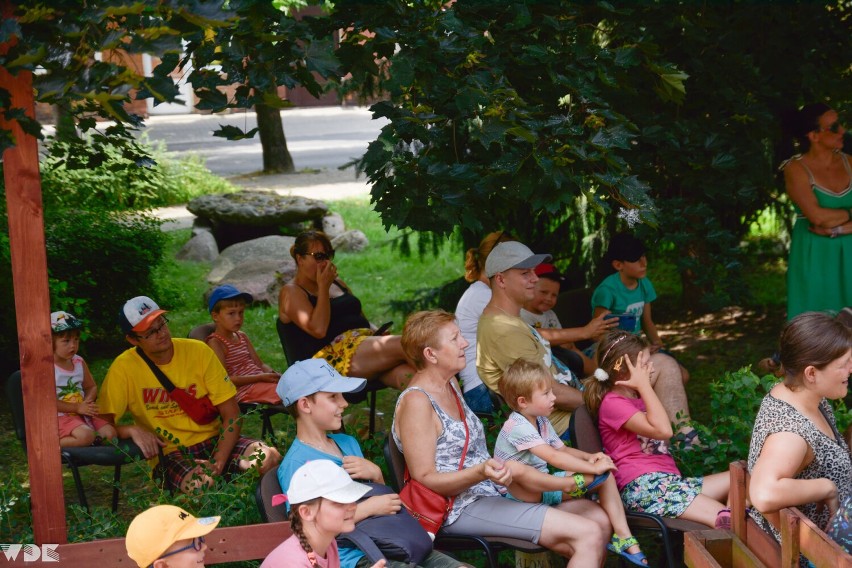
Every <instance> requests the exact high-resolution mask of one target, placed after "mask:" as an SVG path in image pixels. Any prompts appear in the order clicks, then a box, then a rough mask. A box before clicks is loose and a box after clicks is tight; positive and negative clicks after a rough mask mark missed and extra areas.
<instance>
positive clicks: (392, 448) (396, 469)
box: [384, 432, 405, 492]
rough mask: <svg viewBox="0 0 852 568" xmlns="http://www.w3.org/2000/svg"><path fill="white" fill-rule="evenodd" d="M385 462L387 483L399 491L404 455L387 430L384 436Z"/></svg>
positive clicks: (401, 482) (403, 469)
mask: <svg viewBox="0 0 852 568" xmlns="http://www.w3.org/2000/svg"><path fill="white" fill-rule="evenodd" d="M384 453H385V463H387V464H388V477H390V479H388V480H387V482H388V485H390V486H391V488H393V490H394V491H396V492H399V491H400V490H401V489H402V485H403V479H405V456H404V455H402V452H400V451H399V448H397V447H396V442H394V441H393V435H391V433H390V432H388V435H387V437H386V438H385V448H384Z"/></svg>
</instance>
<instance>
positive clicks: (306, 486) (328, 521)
mask: <svg viewBox="0 0 852 568" xmlns="http://www.w3.org/2000/svg"><path fill="white" fill-rule="evenodd" d="M369 490H370V487H369V486H368V485H364V484H363V483H358V482H356V481H352V479H351V478H350V477H349V475H348V474H347V473H346V472H345V471H343V469H342V468H341V467H340V466H338V465H335V464H334V463H333V462H331V461H329V460H314V461H310V462H308V463H306V464H305V465H303V466H302V467H300V468H298V469H297V470H296V471H295V472H294V473H293V476H292V480H291V482H290V487H289V489H288V491H287V501H288V502H289V503H290V505H291V508H290V528H291V529H292V530H293V536H291V537H290V538H288V539H287V540H285V541H284V542H283V543H281V544H280V545H279V546H278V547H277V548H276V549H275V550H273V551H272V552H270V553H269V556H267V557H266V560H264V561H263V564H261V565H260V567H261V568H339V566H340V556H339V554H338V550H337V542H336V541H335V537H337V535H338V534H340V533H344V532H350V531H352V530H354V529H355V507H356V505H355V502H356V501H358V499H360V498H361V497H363V496H364V495H365V494H366V493H367V492H368V491H369ZM385 565H386V561H385V560H379V561H378V562H376V563H375V564H373V566H372V568H384V567H385Z"/></svg>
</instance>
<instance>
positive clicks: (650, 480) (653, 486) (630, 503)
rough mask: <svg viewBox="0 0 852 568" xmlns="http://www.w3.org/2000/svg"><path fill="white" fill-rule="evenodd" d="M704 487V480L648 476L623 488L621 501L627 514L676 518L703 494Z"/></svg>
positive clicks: (663, 475)
mask: <svg viewBox="0 0 852 568" xmlns="http://www.w3.org/2000/svg"><path fill="white" fill-rule="evenodd" d="M703 486H704V478H703V477H681V476H679V475H675V474H673V473H661V472H652V473H646V474H645V475H640V476H639V477H637V478H636V479H634V480H633V481H631V482H630V483H628V484H627V485H625V486H624V488H623V489H622V490H621V500H622V501H623V502H624V508H625V509H626V510H628V511H636V512H639V513H651V514H653V515H658V516H660V517H669V518H677V517H679V516H681V515H682V514H683V512H684V511H686V508H687V507H689V506H690V505H691V504H692V501H693V500H694V499H695V498H696V497H697V496H698V494H699V493H701V488H702V487H703Z"/></svg>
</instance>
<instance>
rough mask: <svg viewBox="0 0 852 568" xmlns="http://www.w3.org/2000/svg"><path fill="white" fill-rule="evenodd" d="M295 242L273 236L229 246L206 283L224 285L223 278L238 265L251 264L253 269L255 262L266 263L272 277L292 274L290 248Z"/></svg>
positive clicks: (293, 239)
mask: <svg viewBox="0 0 852 568" xmlns="http://www.w3.org/2000/svg"><path fill="white" fill-rule="evenodd" d="M295 241H296V239H295V237H282V236H274V235H273V236H269V237H261V238H259V239H254V240H251V241H245V242H242V243H237V244H235V245H231V246H229V247H228V248H226V249H225V250H223V251H222V253H221V254H220V255H219V257H218V258H217V259H216V260H215V262H213V266H212V267H211V269H210V273H209V274H208V275H207V281H208V282H209V283H211V284H215V285H218V284H222V283H225V277H226V276H228V275H229V273H236V272H238V271H237V268H238V267H239V266H240V265H242V264H248V263H251V266H252V267H255V266H256V264H255V262H263V263H266V265H267V266H268V271H269V273H270V274H271V275H273V276H274V274H275V273H276V272H280V273H288V272H293V271H294V270H295V262H294V261H293V258H292V257H291V256H290V247H291V246H293V243H294V242H295ZM252 270H253V271H254V270H255V269H254V268H252ZM246 291H248V290H246Z"/></svg>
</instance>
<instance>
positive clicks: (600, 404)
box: [583, 330, 731, 528]
mask: <svg viewBox="0 0 852 568" xmlns="http://www.w3.org/2000/svg"><path fill="white" fill-rule="evenodd" d="M596 358H597V366H598V368H597V369H596V370H595V373H594V375H593V376H592V377H589V378H587V379H586V380H585V381H584V384H585V390H584V391H583V398H584V400H585V403H586V406H587V407H588V409H589V411H590V412H591V413H592V415H593V416H597V419H598V428H599V430H600V434H601V440H602V442H603V447H604V451H605V452H606V453H607V454H609V456H610V457H611V458H612V461H613V462H615V465H616V467H617V468H618V469H616V470H615V471H613V475H614V476H615V481H616V483H617V484H618V489H619V491H620V492H621V499H622V501H624V507H625V509H628V510H630V511H639V512H645V513H653V514H655V515H659V516H661V517H680V518H683V519H687V520H690V521H695V522H699V523H704V524H705V525H708V526H711V527H714V526H715V527H716V528H730V525H731V512H730V510H729V509H728V508H727V507H726V506H725V504H724V503H725V501H726V500H727V498H728V487H729V476H728V473H727V472H725V473H716V474H713V475H708V476H704V477H683V476H682V475H681V473H680V470H679V469H678V468H677V465H676V464H675V461H674V459H673V458H672V456H671V454H669V451H668V447H669V438H671V437H672V425H671V422H669V418H668V415H667V414H666V410H665V409H664V408H663V405H662V403H660V399H659V398H657V395H656V394H655V393H654V389H653V388H651V382H650V374H651V371H652V370H653V364H652V363H651V361H650V351H649V349H648V346H647V343H646V342H645V340H644V339H642V338H641V337H639V336H637V335H633V334H632V333H629V332H625V331H620V330H617V331H613V332H610V333H608V334H607V335H606V337H605V338H604V339H603V341H601V343H600V345H599V346H598V349H597V354H596Z"/></svg>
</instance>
